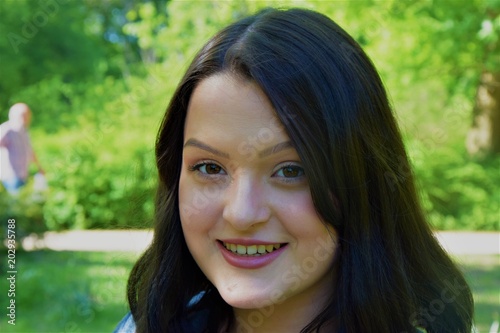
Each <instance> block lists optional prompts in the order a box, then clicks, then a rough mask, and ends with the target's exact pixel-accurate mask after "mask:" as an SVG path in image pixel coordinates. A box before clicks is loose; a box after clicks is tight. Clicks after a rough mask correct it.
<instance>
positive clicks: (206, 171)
mask: <svg viewBox="0 0 500 333" xmlns="http://www.w3.org/2000/svg"><path fill="white" fill-rule="evenodd" d="M189 170H190V171H196V172H199V173H200V174H203V175H220V174H225V173H226V172H225V171H224V169H222V167H221V166H220V165H217V164H215V163H205V162H203V163H199V164H196V165H193V166H190V167H189Z"/></svg>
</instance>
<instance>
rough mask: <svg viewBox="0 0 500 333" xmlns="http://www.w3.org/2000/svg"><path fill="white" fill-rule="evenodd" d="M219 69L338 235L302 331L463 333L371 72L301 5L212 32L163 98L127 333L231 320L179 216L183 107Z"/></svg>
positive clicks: (455, 283)
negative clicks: (331, 327)
mask: <svg viewBox="0 0 500 333" xmlns="http://www.w3.org/2000/svg"><path fill="white" fill-rule="evenodd" d="M223 71H229V72H231V73H233V74H236V75H240V76H242V77H244V78H247V79H251V80H253V81H255V82H256V83H257V84H258V85H259V86H260V87H261V89H262V90H263V91H264V92H265V93H266V95H267V97H268V98H269V100H270V101H271V103H272V105H273V106H274V108H275V110H276V114H277V116H278V117H279V119H280V120H281V122H282V124H283V125H284V127H285V129H286V131H287V134H288V136H289V137H290V139H291V140H292V142H293V144H294V145H295V148H296V150H297V152H298V154H299V156H300V158H301V161H302V163H303V165H304V169H305V170H306V174H307V177H308V181H309V186H310V190H311V195H312V199H313V202H314V205H315V207H316V209H317V211H318V213H319V215H320V216H321V217H322V218H323V220H324V221H325V222H326V223H329V224H331V225H332V226H333V227H334V228H335V229H336V230H337V232H338V235H339V255H338V257H337V258H338V261H337V265H336V269H337V274H336V291H335V294H334V295H331V298H330V303H329V304H328V305H327V306H326V307H325V308H324V309H323V311H322V312H321V313H320V314H319V315H318V316H317V317H316V318H315V319H314V320H313V321H312V322H311V323H310V324H309V325H308V326H307V327H305V328H303V329H302V332H314V331H316V330H318V329H319V328H320V327H321V326H322V325H323V324H325V323H326V322H328V321H331V320H332V318H335V320H334V322H335V323H336V326H337V332H365V333H368V332H411V331H413V330H414V327H416V326H420V327H423V328H425V329H427V331H428V332H429V333H431V332H440V333H442V332H453V333H456V332H463V333H469V332H470V330H471V325H472V323H471V322H472V319H471V318H472V312H473V301H472V296H471V293H470V289H469V287H468V286H467V283H466V281H465V280H464V278H463V276H462V274H461V273H460V271H459V270H458V269H457V268H456V266H455V265H454V264H453V263H452V261H451V260H450V259H449V257H448V256H447V255H446V253H445V252H444V251H443V249H442V248H441V247H440V246H439V244H438V242H437V241H436V239H435V238H434V237H433V234H432V232H431V230H430V228H429V226H428V224H427V221H426V219H425V217H424V214H423V212H422V208H421V206H420V203H419V198H418V194H417V191H416V189H415V186H414V179H413V174H412V172H411V168H410V164H409V162H408V157H407V155H406V152H405V149H404V146H403V142H402V138H401V135H400V133H399V130H398V128H397V125H396V122H395V119H394V116H393V114H392V111H391V107H390V105H389V102H388V99H387V96H386V92H385V90H384V87H383V84H382V82H381V80H380V78H379V76H378V74H377V72H376V70H375V68H374V66H373V65H372V63H371V61H370V60H369V58H368V57H367V56H366V54H365V53H364V52H363V51H362V50H361V48H360V46H359V45H358V44H357V43H356V42H355V41H354V40H353V39H352V38H351V37H350V36H349V35H348V34H347V33H346V32H345V31H344V30H342V28H340V27H339V26H338V25H336V24H335V23H334V22H333V21H331V20H330V19H329V18H327V17H326V16H324V15H322V14H319V13H316V12H313V11H309V10H305V9H288V10H276V9H267V10H264V11H261V12H259V13H257V14H256V15H253V16H250V17H248V18H245V19H242V20H240V21H238V22H236V23H234V24H232V25H230V26H228V27H227V28H225V29H223V30H222V31H220V32H219V33H218V34H217V35H216V36H214V37H213V38H212V39H211V40H210V41H209V42H208V43H207V44H206V45H205V46H204V47H203V48H202V49H201V50H200V52H199V53H198V54H197V56H196V57H195V59H194V60H193V62H192V63H191V66H190V67H189V69H188V70H187V72H186V74H185V76H184V77H183V79H182V80H181V82H180V84H179V86H178V88H177V90H176V91H175V94H174V96H173V98H172V100H171V102H170V105H169V106H168V109H167V111H166V114H165V118H164V120H163V123H162V126H161V129H160V131H159V134H158V137H157V142H156V161H157V167H158V174H159V188H158V192H157V197H156V224H155V234H154V240H153V243H152V245H151V246H150V247H149V249H148V250H147V251H146V252H145V254H144V255H143V256H142V257H141V258H140V259H139V261H138V262H137V263H136V265H135V267H134V269H133V271H132V273H131V275H130V278H129V284H128V298H129V304H130V308H131V311H132V314H133V317H134V320H135V321H136V324H137V328H138V332H175V333H177V332H183V331H189V328H186V327H187V326H186V319H187V318H190V316H192V314H193V313H195V312H199V311H203V310H207V309H209V310H210V311H208V312H207V321H206V323H205V324H204V325H205V327H206V330H205V331H206V332H215V331H217V330H218V329H220V328H221V325H222V324H223V323H225V324H226V325H227V324H228V323H229V324H231V322H232V317H233V313H232V309H231V307H230V306H229V305H228V304H226V303H225V302H224V301H223V300H222V298H221V297H220V295H219V293H218V292H217V290H216V289H215V288H214V286H213V285H211V283H210V282H209V281H208V280H207V279H206V277H205V276H204V275H203V273H202V272H201V270H200V269H199V268H198V266H197V265H196V263H195V262H194V259H193V258H192V256H191V255H190V253H189V250H188V248H187V246H186V243H185V241H184V237H183V234H182V230H181V223H180V217H179V207H178V181H179V176H180V171H181V158H182V145H183V128H184V122H185V118H186V111H187V107H188V103H189V99H190V97H191V94H192V92H193V89H194V88H195V87H196V85H197V84H198V83H199V82H200V80H203V79H204V78H207V77H209V76H211V75H214V74H216V73H220V72H223ZM201 292H205V293H204V294H203V295H204V296H203V297H202V300H201V301H199V302H197V303H196V304H194V305H193V304H192V305H190V306H188V303H189V302H190V300H191V299H192V298H193V297H194V296H196V295H200V293H201ZM191 303H192V302H191Z"/></svg>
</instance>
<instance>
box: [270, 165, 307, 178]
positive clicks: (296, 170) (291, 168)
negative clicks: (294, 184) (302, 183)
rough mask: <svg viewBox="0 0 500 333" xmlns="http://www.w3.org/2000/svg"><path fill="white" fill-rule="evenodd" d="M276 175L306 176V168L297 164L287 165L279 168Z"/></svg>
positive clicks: (287, 176)
mask: <svg viewBox="0 0 500 333" xmlns="http://www.w3.org/2000/svg"><path fill="white" fill-rule="evenodd" d="M275 175H276V176H277V177H284V178H297V177H302V176H304V169H302V168H301V167H299V166H297V165H287V166H284V167H282V168H281V169H279V170H278V171H277V172H276V173H275Z"/></svg>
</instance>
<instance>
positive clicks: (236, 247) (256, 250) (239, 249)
mask: <svg viewBox="0 0 500 333" xmlns="http://www.w3.org/2000/svg"><path fill="white" fill-rule="evenodd" d="M219 242H220V243H221V244H222V245H223V246H224V247H225V248H226V249H227V250H228V251H230V252H232V253H234V254H237V255H240V256H252V257H258V256H261V255H265V254H268V253H272V252H274V251H275V250H278V249H279V248H281V247H283V246H285V245H286V243H283V244H280V243H276V244H267V245H261V244H259V245H241V244H232V243H226V242H223V241H219Z"/></svg>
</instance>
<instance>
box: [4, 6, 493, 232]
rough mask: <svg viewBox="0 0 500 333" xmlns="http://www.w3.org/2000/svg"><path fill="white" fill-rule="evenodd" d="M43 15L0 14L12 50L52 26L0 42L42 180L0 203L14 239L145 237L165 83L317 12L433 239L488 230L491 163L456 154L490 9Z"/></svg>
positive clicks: (486, 45) (484, 55)
mask: <svg viewBox="0 0 500 333" xmlns="http://www.w3.org/2000/svg"><path fill="white" fill-rule="evenodd" d="M54 1H55V2H54V3H56V4H57V5H58V6H57V8H56V7H54V6H53V9H52V11H49V10H48V9H47V8H46V7H47V4H48V3H53V2H50V1H48V2H46V3H43V4H42V2H33V1H10V2H8V3H7V2H2V3H1V6H2V10H0V30H1V31H2V32H5V33H9V32H11V33H16V34H18V35H20V36H22V34H23V29H25V28H24V27H23V25H24V24H25V23H26V22H31V21H33V20H34V19H36V17H38V16H37V15H40V14H37V13H39V12H46V13H49V12H50V13H52V12H53V14H50V15H49V14H47V15H48V20H47V21H46V22H44V24H43V26H42V24H39V25H40V27H38V30H37V32H36V34H35V35H33V36H32V37H30V38H29V39H28V40H27V42H26V43H21V44H19V45H18V46H19V48H18V50H19V53H15V48H14V47H13V46H12V45H11V44H12V43H11V41H9V40H8V39H5V38H4V39H2V40H1V41H0V51H1V52H0V54H1V60H2V61H1V66H2V74H3V75H2V76H0V105H1V106H4V110H6V109H7V105H9V104H11V103H13V102H14V101H24V102H26V103H28V104H29V105H30V106H31V107H32V109H33V113H34V119H33V128H32V131H31V136H32V141H33V144H34V146H35V150H36V151H37V153H38V156H39V159H40V160H41V162H42V165H43V166H44V168H45V169H46V171H47V178H48V180H49V191H48V192H47V193H45V195H44V200H43V202H42V203H39V204H36V205H35V204H33V205H32V204H31V203H30V202H31V201H30V199H29V198H30V197H31V195H32V194H31V193H30V191H29V185H28V188H27V189H26V191H25V192H26V193H25V194H24V197H25V198H26V200H24V201H23V200H21V199H19V200H17V201H15V202H13V201H9V200H11V199H9V197H8V196H7V194H6V193H5V192H0V208H2V207H7V208H5V210H4V209H3V208H2V212H13V211H16V214H17V216H19V218H20V219H21V220H23V221H26V223H25V224H24V226H25V227H26V232H29V231H30V230H31V231H37V230H42V229H43V230H45V229H50V230H62V229H78V228H126V227H143V226H145V227H147V226H150V221H151V220H152V214H153V198H154V191H155V186H156V184H155V183H156V172H155V167H154V154H153V145H154V140H155V135H156V131H157V129H158V126H159V123H160V121H161V117H162V115H163V111H164V110H165V108H166V106H167V104H168V101H169V97H170V96H171V94H172V92H173V90H174V89H175V86H176V85H177V82H178V81H179V80H180V78H181V76H182V75H183V73H184V70H185V68H186V67H187V65H188V64H189V61H190V59H191V58H192V56H193V55H194V53H195V52H196V51H197V50H198V49H199V48H200V46H201V45H202V44H204V43H205V42H206V41H207V40H208V38H209V37H210V36H211V35H212V34H213V33H215V32H216V31H217V30H219V29H220V28H221V27H223V26H225V25H227V24H228V23H229V22H232V21H234V20H235V19H238V18H240V17H242V16H245V15H247V14H249V13H253V12H255V11H257V10H259V9H261V8H264V7H268V6H278V7H290V6H302V7H307V8H311V9H315V10H319V11H321V12H322V13H325V14H326V15H328V16H330V17H332V18H333V19H334V20H335V21H336V22H338V23H339V24H340V25H341V26H342V27H343V28H345V29H346V30H347V31H348V32H349V33H350V34H351V35H352V36H353V37H354V38H355V39H356V40H358V41H359V43H360V44H361V45H362V46H363V48H364V49H365V50H366V51H367V53H368V54H369V56H370V57H371V58H372V59H373V61H374V63H375V65H376V66H377V68H378V69H379V71H380V72H381V75H382V77H383V79H384V82H385V84H386V85H387V87H388V90H389V93H390V96H391V98H392V102H393V105H394V109H395V112H396V116H397V118H398V119H399V122H400V125H401V128H402V130H403V133H404V135H405V140H406V143H407V147H408V148H409V151H410V156H411V157H412V161H413V164H414V166H415V173H416V176H417V180H418V182H419V184H420V188H421V191H422V195H423V198H424V204H425V207H426V210H427V212H428V215H429V217H430V220H431V222H432V223H433V225H434V226H435V227H436V228H438V229H481V230H498V228H499V227H498V221H499V218H498V216H497V215H498V202H499V199H500V198H499V197H500V195H499V190H498V189H497V188H495V187H494V186H493V184H498V183H500V179H499V176H498V172H497V170H498V163H499V162H498V159H495V158H492V159H491V160H488V161H474V160H470V159H469V158H468V157H467V156H466V154H465V153H464V149H463V148H462V147H463V143H464V140H465V135H466V132H467V130H468V127H469V124H470V119H471V116H470V115H471V111H472V108H473V97H474V91H475V87H476V85H477V78H478V77H479V74H480V73H481V71H482V70H483V69H484V68H490V69H491V68H493V69H495V68H499V64H498V57H495V55H498V44H499V41H498V36H500V30H499V29H500V19H499V15H498V14H499V12H500V1H498V0H491V1H488V0H484V1H482V0H474V1H463V2H461V5H460V6H457V5H456V4H455V3H454V2H449V1H444V2H429V1H423V0H413V1H404V2H401V1H396V0H390V1H383V2H380V1H369V0H367V1H343V2H339V1H334V2H331V1H279V2H277V1H250V0H238V1H225V2H221V1H201V2H197V3H196V6H193V5H192V3H191V2H188V1H165V0H154V1H139V0H131V1H127V3H126V5H122V2H120V1H118V0H112V1H105V2H96V1H82V2H72V1H70V2H68V1H59V0H54ZM3 9H8V10H3ZM19 18H21V20H20V19H19ZM69 55H71V56H69ZM495 60H496V62H495ZM5 64H8V66H7V65H5ZM5 119H6V112H5V111H3V112H2V113H1V114H0V120H2V121H3V120H5ZM32 171H33V172H34V171H35V170H32ZM2 205H3V206H2ZM31 205H32V206H31ZM4 214H7V213H4ZM7 215H8V214H7ZM7 215H5V216H7Z"/></svg>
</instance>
